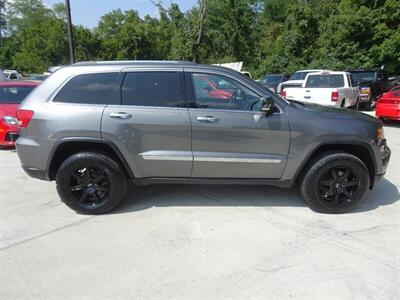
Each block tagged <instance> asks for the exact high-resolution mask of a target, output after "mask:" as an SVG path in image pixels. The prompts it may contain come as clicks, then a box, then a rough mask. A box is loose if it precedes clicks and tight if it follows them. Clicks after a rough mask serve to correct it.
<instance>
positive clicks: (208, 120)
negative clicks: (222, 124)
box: [197, 116, 218, 123]
mask: <svg viewBox="0 0 400 300" xmlns="http://www.w3.org/2000/svg"><path fill="white" fill-rule="evenodd" d="M197 121H199V122H206V123H215V122H218V119H217V118H214V117H212V116H206V117H197Z"/></svg>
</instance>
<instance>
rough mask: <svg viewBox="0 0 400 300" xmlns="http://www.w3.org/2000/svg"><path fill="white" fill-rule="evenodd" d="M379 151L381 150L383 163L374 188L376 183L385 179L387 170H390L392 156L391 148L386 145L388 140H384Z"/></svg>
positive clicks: (375, 179) (376, 175)
mask: <svg viewBox="0 0 400 300" xmlns="http://www.w3.org/2000/svg"><path fill="white" fill-rule="evenodd" d="M379 150H380V159H381V162H382V169H381V171H380V172H378V173H377V174H375V178H374V182H373V183H372V186H373V185H375V184H376V183H378V182H379V181H380V180H381V179H382V178H383V176H385V174H386V170H387V168H388V165H389V161H390V155H391V154H392V152H391V150H390V148H389V147H388V145H387V144H386V140H382V142H381V144H380V146H379ZM372 186H371V188H372Z"/></svg>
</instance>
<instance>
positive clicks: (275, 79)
mask: <svg viewBox="0 0 400 300" xmlns="http://www.w3.org/2000/svg"><path fill="white" fill-rule="evenodd" d="M262 80H263V81H264V83H275V84H278V83H280V82H281V81H282V76H281V75H268V76H265V77H264V78H263V79H262Z"/></svg>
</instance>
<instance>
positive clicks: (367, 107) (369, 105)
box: [363, 98, 374, 111]
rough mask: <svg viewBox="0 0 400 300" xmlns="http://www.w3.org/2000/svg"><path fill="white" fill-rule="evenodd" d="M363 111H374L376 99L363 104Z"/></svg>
mask: <svg viewBox="0 0 400 300" xmlns="http://www.w3.org/2000/svg"><path fill="white" fill-rule="evenodd" d="M363 109H364V110H366V111H373V110H374V99H372V98H371V99H370V100H369V101H368V102H365V103H364V104H363Z"/></svg>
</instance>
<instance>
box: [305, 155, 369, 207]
mask: <svg viewBox="0 0 400 300" xmlns="http://www.w3.org/2000/svg"><path fill="white" fill-rule="evenodd" d="M369 181H370V178H369V173H368V169H367V167H366V166H365V164H364V163H363V162H362V161H361V160H360V159H358V158H357V157H356V156H354V155H351V154H349V153H344V152H338V153H326V154H325V155H321V156H319V157H317V158H316V159H315V160H314V161H313V163H312V164H311V166H310V167H309V169H308V170H307V171H306V172H305V174H304V176H303V178H302V181H301V187H300V189H301V194H302V196H303V198H304V200H305V201H306V202H307V203H308V205H309V206H310V208H311V209H312V210H314V211H317V212H322V213H331V214H337V213H345V212H347V211H350V210H351V209H353V208H354V207H355V206H356V205H358V204H359V203H360V201H361V199H362V198H363V197H364V196H365V194H366V193H367V191H368V188H369Z"/></svg>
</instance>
